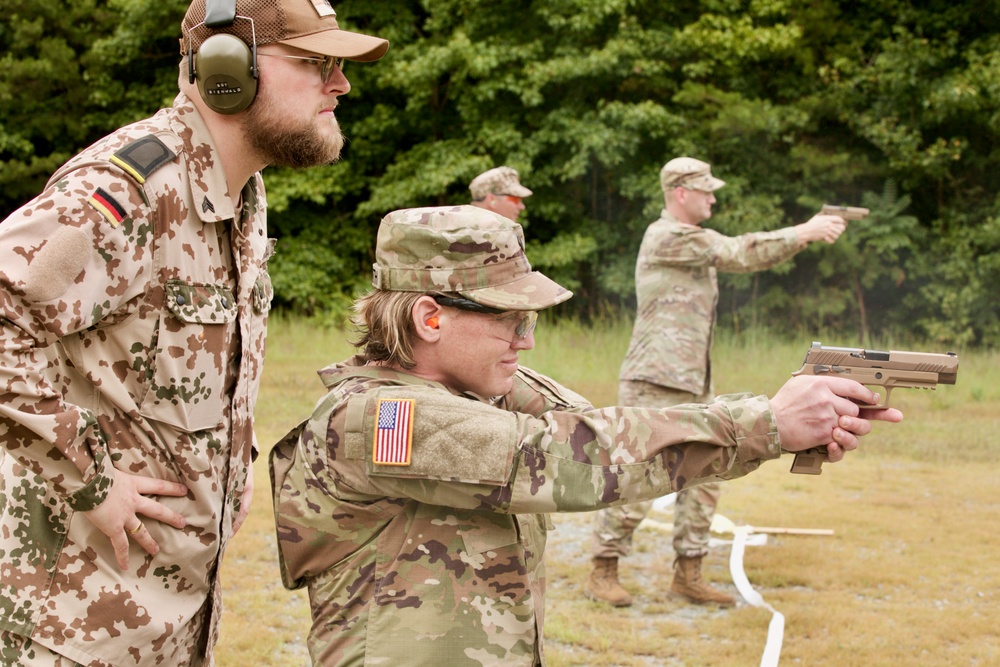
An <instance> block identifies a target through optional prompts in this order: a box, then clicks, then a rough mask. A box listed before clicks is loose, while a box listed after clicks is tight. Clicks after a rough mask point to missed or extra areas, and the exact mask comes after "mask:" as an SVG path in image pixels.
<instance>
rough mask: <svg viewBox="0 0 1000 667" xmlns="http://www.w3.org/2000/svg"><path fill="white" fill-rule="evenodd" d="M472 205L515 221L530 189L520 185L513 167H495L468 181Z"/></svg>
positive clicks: (522, 208) (528, 195) (529, 194)
mask: <svg viewBox="0 0 1000 667" xmlns="http://www.w3.org/2000/svg"><path fill="white" fill-rule="evenodd" d="M469 192H471V193H472V202H471V204H472V205H473V206H478V207H479V208H485V209H486V210H487V211H493V212H494V213H499V214H500V215H502V216H503V217H505V218H507V219H509V220H513V221H514V222H517V218H518V216H520V215H521V211H523V210H524V201H523V200H524V198H525V197H530V196H531V195H532V192H531V190H529V189H528V188H526V187H524V186H523V185H521V180H520V178H519V176H518V173H517V170H516V169H514V168H513V167H496V168H495V169H490V170H489V171H484V172H483V173H481V174H479V175H478V176H476V177H475V178H474V179H472V182H471V183H469Z"/></svg>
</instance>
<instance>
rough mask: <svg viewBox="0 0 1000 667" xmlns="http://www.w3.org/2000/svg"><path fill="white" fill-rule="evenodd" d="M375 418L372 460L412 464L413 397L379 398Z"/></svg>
mask: <svg viewBox="0 0 1000 667" xmlns="http://www.w3.org/2000/svg"><path fill="white" fill-rule="evenodd" d="M375 420H376V425H375V442H374V449H373V450H372V461H373V462H374V463H377V464H379V465H390V466H408V465H410V446H411V444H412V442H413V399H379V402H378V407H377V408H376V410H375Z"/></svg>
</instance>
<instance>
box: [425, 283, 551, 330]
mask: <svg viewBox="0 0 1000 667" xmlns="http://www.w3.org/2000/svg"><path fill="white" fill-rule="evenodd" d="M432 298H433V299H434V301H436V302H437V303H438V304H439V305H442V306H448V307H450V308H457V309H458V310H465V311H468V312H470V313H484V314H486V315H497V316H498V317H497V321H498V322H504V321H512V322H514V336H515V337H517V338H525V337H526V336H527V335H528V334H530V333H531V332H532V331H534V330H535V325H537V324H538V311H536V310H500V309H499V308H491V307H490V306H484V305H483V304H481V303H476V302H475V301H472V300H470V299H463V298H462V297H456V296H445V295H444V294H434V295H432Z"/></svg>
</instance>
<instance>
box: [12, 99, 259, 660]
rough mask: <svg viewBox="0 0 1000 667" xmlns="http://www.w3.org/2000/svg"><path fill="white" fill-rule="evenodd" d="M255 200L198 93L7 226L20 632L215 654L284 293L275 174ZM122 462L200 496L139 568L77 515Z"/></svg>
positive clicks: (89, 655) (92, 157) (73, 644)
mask: <svg viewBox="0 0 1000 667" xmlns="http://www.w3.org/2000/svg"><path fill="white" fill-rule="evenodd" d="M242 196H243V200H242V201H243V207H242V210H240V211H238V212H235V211H234V209H233V204H232V200H231V198H230V196H229V193H228V191H227V186H226V180H225V174H224V173H223V172H222V168H221V166H220V162H219V159H218V156H217V155H216V150H215V147H214V146H213V144H212V140H211V137H210V136H209V134H208V130H207V128H206V127H205V125H204V123H203V121H202V119H201V117H200V116H199V115H198V112H197V111H196V110H195V108H194V106H193V105H192V104H191V102H190V101H189V100H188V99H187V98H186V97H184V96H183V95H181V96H179V97H178V98H177V99H176V100H175V102H174V105H173V107H171V108H169V109H165V110H162V111H160V112H159V113H158V114H156V115H155V116H153V117H152V118H150V119H147V120H144V121H141V122H138V123H136V124H134V125H131V126H129V127H126V128H123V129H121V130H119V131H117V132H115V133H114V134H112V135H110V136H108V137H106V138H105V139H102V140H101V141H99V142H98V143H96V144H94V145H93V146H91V147H90V148H88V149H86V150H85V151H84V152H82V153H81V154H80V155H78V156H76V157H75V158H73V159H72V160H70V161H69V162H68V163H67V164H66V165H65V166H63V167H62V168H61V169H60V170H59V171H58V172H57V173H56V174H55V175H54V176H53V177H52V178H51V180H50V181H49V183H48V185H47V187H46V189H45V191H44V192H43V193H42V194H41V195H39V196H38V197H37V198H35V199H34V200H32V201H31V202H29V203H28V204H26V205H25V206H24V207H23V208H21V209H20V210H18V211H16V212H15V213H13V214H12V215H11V216H10V217H9V218H8V219H7V220H5V221H4V222H3V223H2V224H0V387H2V394H0V443H2V445H3V453H0V468H2V485H3V486H2V493H0V498H2V511H0V553H2V561H3V567H2V569H0V581H2V589H0V627H2V628H4V629H6V630H9V631H12V632H15V633H18V634H21V635H24V636H28V637H31V638H32V639H33V640H34V641H35V642H37V643H39V644H42V645H44V646H47V647H50V648H52V649H53V650H55V651H57V652H58V653H60V654H63V655H65V656H67V657H69V658H71V659H72V660H74V661H77V662H80V663H82V664H84V665H115V666H116V667H123V666H126V665H130V666H131V665H154V664H155V665H188V664H192V665H198V664H208V662H209V659H208V658H207V657H206V654H207V653H209V652H210V650H211V646H212V644H213V643H214V640H215V636H216V632H217V630H216V624H217V621H218V617H219V614H220V611H221V608H220V605H219V584H218V563H219V560H220V558H221V556H222V552H223V551H224V549H225V545H226V542H227V540H228V539H229V537H230V536H231V534H232V522H233V519H234V518H235V517H236V514H237V512H238V511H239V507H240V502H241V494H242V492H243V489H244V486H245V483H246V476H247V472H248V469H249V464H250V461H251V452H252V449H253V447H254V446H255V445H254V439H253V430H252V429H253V424H252V419H251V408H252V406H253V403H254V401H255V400H256V397H257V390H258V386H259V382H260V373H261V363H262V359H263V354H264V339H265V324H266V316H267V312H268V309H269V307H270V300H271V285H270V279H269V278H268V274H267V271H266V261H267V257H268V255H269V253H270V252H271V251H272V249H273V244H272V242H269V240H268V238H267V234H266V217H265V208H266V204H265V200H264V190H263V183H262V181H261V179H260V175H259V174H258V175H256V176H255V177H254V178H253V179H252V180H251V181H250V182H249V183H248V184H247V185H246V187H245V188H244V190H243V192H242ZM234 219H235V221H234ZM112 466H115V467H117V468H118V469H120V470H123V471H127V472H129V473H132V474H139V475H147V476H151V477H158V478H163V479H168V480H173V481H180V482H182V483H184V484H186V485H187V486H188V488H189V490H190V492H189V494H188V496H187V497H186V498H167V497H161V498H159V500H160V501H161V502H163V503H164V504H166V505H168V506H170V507H172V508H173V509H175V510H176V511H178V512H179V513H180V514H182V515H184V516H185V517H186V519H187V527H186V528H185V529H183V530H180V531H178V530H175V529H174V528H171V527H170V526H167V525H165V524H160V523H158V522H157V521H155V520H152V519H148V518H147V519H146V520H145V524H146V526H147V527H148V529H149V532H150V533H151V534H152V535H153V537H154V538H155V539H156V540H157V542H159V545H160V549H161V551H160V553H159V554H158V555H157V556H155V557H153V556H149V555H148V554H146V552H145V551H143V550H142V549H141V548H140V547H138V546H137V545H136V544H135V543H134V542H132V552H131V554H130V556H131V563H130V567H129V570H128V571H125V572H122V571H120V570H119V569H118V566H117V564H116V561H115V557H114V554H113V551H112V548H111V543H110V541H109V540H108V539H107V538H106V537H105V536H104V535H103V534H102V533H100V532H99V531H97V530H96V529H95V528H94V527H93V526H92V524H91V523H90V522H89V521H88V520H87V519H86V518H84V517H82V516H77V515H76V513H77V512H83V511H87V510H90V509H93V508H94V507H95V506H97V505H98V504H100V503H101V502H102V501H103V500H104V498H105V497H106V495H107V493H108V489H109V487H110V484H111V480H112V479H113V478H112Z"/></svg>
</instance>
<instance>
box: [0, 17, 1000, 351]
mask: <svg viewBox="0 0 1000 667" xmlns="http://www.w3.org/2000/svg"><path fill="white" fill-rule="evenodd" d="M4 4H5V9H6V12H5V14H6V16H5V20H4V22H3V23H2V24H0V42H2V44H3V48H4V55H3V63H2V65H3V66H2V67H0V155H2V163H0V186H2V187H0V193H2V195H0V208H2V211H4V212H7V211H10V210H13V208H15V207H17V206H18V205H20V204H21V203H23V202H24V201H25V200H26V199H28V198H29V197H30V196H31V195H32V193H34V192H36V191H37V190H38V189H39V188H40V187H41V185H42V184H43V183H44V180H45V177H46V175H47V174H48V173H49V172H50V171H52V169H53V168H54V167H55V166H57V165H58V164H59V163H60V162H61V161H63V160H65V159H66V158H67V157H68V156H70V155H71V154H72V153H73V152H74V151H76V150H78V149H79V148H81V147H83V146H85V145H86V144H87V143H89V142H90V141H93V140H94V139H96V138H98V137H99V136H101V135H102V134H104V133H105V132H107V131H108V130H110V129H112V128H114V127H116V126H117V125H119V124H122V123H124V122H127V121H129V120H133V119H137V118H140V117H142V116H144V115H147V114H148V113H150V112H152V111H153V110H155V109H156V108H158V107H159V106H162V105H164V104H167V103H169V100H170V99H171V98H172V96H173V92H174V91H175V90H176V85H175V81H176V76H177V70H176V62H177V56H176V54H177V38H178V36H179V23H180V18H181V16H182V15H183V13H184V9H185V7H186V5H187V0H159V1H158V2H154V1H152V0H107V1H103V2H102V1H99V0H79V1H78V2H75V3H68V4H67V3H63V2H57V1H56V0H6V2H5V3H4ZM335 6H336V9H337V13H338V16H339V18H340V21H341V24H342V25H343V26H344V27H348V28H351V29H355V30H360V31H365V32H370V33H375V34H379V35H381V36H384V37H387V38H388V39H390V41H391V42H392V48H391V49H390V51H389V54H388V55H387V56H386V57H385V58H384V59H383V60H382V61H380V62H378V63H372V64H363V63H350V65H349V66H348V68H347V75H348V77H349V79H350V80H351V83H352V86H353V90H352V91H351V93H350V94H349V95H348V96H346V97H344V98H342V105H341V106H340V107H339V109H338V111H337V115H338V117H339V118H340V120H341V124H342V125H343V127H344V128H345V131H346V133H347V134H348V136H349V138H350V141H349V143H348V145H347V148H346V149H345V151H344V155H343V159H342V161H341V162H340V163H338V164H336V165H333V166H329V167H322V168H316V169H311V170H306V171H289V170H268V171H267V172H266V175H265V177H266V181H267V185H268V197H269V201H270V203H271V207H272V208H271V211H272V212H271V216H270V224H271V227H272V230H273V232H274V235H276V236H278V237H279V238H280V239H281V241H280V243H279V254H278V255H277V256H276V258H275V260H274V263H273V265H272V272H273V275H274V278H275V283H276V289H277V295H278V300H279V304H280V305H282V306H284V307H287V308H290V309H294V310H297V311H300V312H309V313H330V312H333V313H342V312H343V310H344V308H345V306H346V304H347V303H349V301H350V298H351V296H352V295H353V294H354V293H355V292H356V291H357V290H358V289H361V288H363V287H364V285H365V283H366V282H367V277H368V275H369V271H370V264H371V246H372V242H373V238H374V230H375V229H376V227H377V224H378V220H379V219H380V217H381V216H382V215H383V214H384V213H386V212H387V211H389V210H392V209H395V208H401V207H410V206H420V205H436V204H445V203H461V202H465V201H467V200H468V191H467V189H466V187H467V183H468V181H469V180H470V179H471V178H472V177H473V176H475V175H476V174H477V173H479V172H481V171H483V170H485V169H487V168H490V167H492V166H496V165H499V164H508V165H511V166H514V167H516V168H517V169H519V170H520V172H521V174H522V180H523V181H524V182H525V183H526V184H527V185H528V186H529V187H531V188H532V189H533V190H534V191H535V193H536V194H535V196H533V197H532V198H531V199H529V200H527V204H528V210H527V212H526V213H525V214H523V216H522V223H523V224H524V227H525V231H526V235H527V237H528V239H529V248H528V250H529V256H530V258H531V260H532V262H533V264H534V265H535V266H536V267H538V268H541V269H543V270H544V271H545V272H546V273H548V274H549V275H552V276H553V277H555V278H557V279H558V280H560V281H561V282H562V283H564V284H566V285H567V286H570V287H572V288H573V289H574V290H575V291H576V292H577V298H576V299H573V300H572V301H571V302H570V303H569V304H566V305H564V306H561V307H560V308H561V311H562V312H564V313H571V312H572V313H575V314H581V315H590V314H593V313H595V312H603V311H605V310H606V309H608V308H611V309H616V308H621V307H624V308H628V307H629V306H630V305H631V304H632V271H633V263H634V259H635V255H636V251H637V248H638V244H639V241H640V239H641V237H642V233H643V231H644V229H645V226H646V225H647V224H648V223H649V222H650V221H652V220H653V219H655V218H656V217H657V215H658V213H659V210H660V208H661V207H662V195H661V192H660V190H659V184H658V172H659V168H660V166H662V164H663V163H664V162H665V161H666V160H668V159H670V158H671V157H674V156H677V155H692V156H695V157H699V158H702V159H705V160H708V161H710V162H712V164H713V165H714V171H715V173H716V175H718V176H719V177H721V178H723V179H725V180H726V181H727V183H728V185H727V187H725V188H724V189H722V190H721V191H719V193H717V194H718V197H719V204H718V205H717V207H716V215H715V216H714V217H713V219H712V221H711V223H710V225H711V226H713V227H715V228H717V229H719V230H721V231H724V232H726V233H730V234H737V233H741V232H746V231H753V230H759V229H774V228H778V227H782V226H785V225H789V224H794V223H796V222H802V221H804V220H805V219H807V218H808V217H810V216H811V215H812V214H813V213H815V212H816V210H817V209H818V207H819V205H820V204H821V203H823V202H828V203H835V204H848V205H861V206H867V207H870V208H871V209H872V211H873V212H872V215H871V217H870V218H869V219H868V220H866V221H864V222H857V223H853V224H852V225H851V227H850V228H849V230H848V232H847V234H846V235H845V237H843V238H842V239H841V240H840V241H839V242H838V243H837V244H835V245H833V246H823V247H815V248H811V249H809V250H807V251H806V252H804V253H802V254H801V255H799V256H798V257H797V258H796V259H795V261H794V262H789V263H786V264H784V265H782V266H780V267H778V268H777V269H775V270H773V271H770V272H767V273H764V274H752V275H728V276H723V278H722V284H723V287H724V289H723V295H722V299H721V302H720V306H719V309H720V314H721V316H722V318H723V321H725V322H728V323H730V324H732V325H733V326H735V327H737V328H740V327H743V326H746V325H748V324H750V323H756V324H765V325H767V324H773V325H777V326H779V327H781V328H787V327H791V328H808V329H812V330H819V329H823V330H827V331H831V330H832V331H838V332H842V334H843V340H844V341H852V342H858V341H866V340H867V339H868V338H869V336H871V335H893V336H897V337H898V336H901V335H904V332H913V333H914V334H916V335H918V336H926V337H929V338H931V339H933V340H936V341H940V342H941V343H942V344H944V343H948V344H958V345H975V344H987V345H989V344H992V342H993V341H994V340H996V337H997V334H998V333H1000V305H998V302H1000V300H998V299H997V298H996V285H997V284H998V278H1000V199H998V195H997V192H996V187H995V185H994V181H993V180H992V179H993V178H994V177H991V176H990V174H991V173H994V174H995V173H996V171H997V169H998V167H1000V146H998V138H997V137H998V130H1000V48H998V47H1000V6H998V2H997V1H996V0H986V1H985V2H984V1H983V0H977V1H975V2H972V1H970V0H947V1H946V0H924V1H922V2H916V1H906V0H861V1H858V2H847V1H842V0H841V1H838V0H814V1H812V2H808V3H803V2H795V1H793V0H702V1H701V2H694V1H692V0H680V1H673V2H663V1H662V0H658V1H653V0H536V1H535V2H528V1H526V0H520V1H517V0H490V1H489V2H486V1H484V0H422V1H419V2H418V1H415V0H379V1H377V2H370V1H369V2H358V1H356V0H344V1H342V2H336V3H335Z"/></svg>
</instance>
